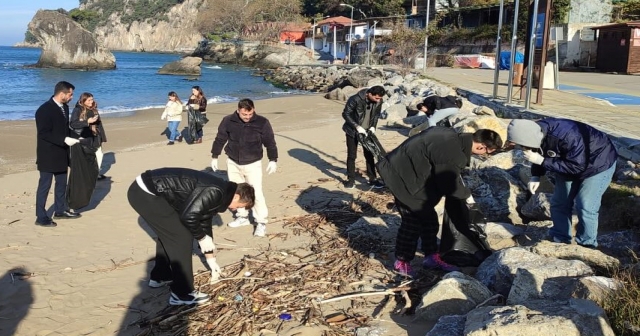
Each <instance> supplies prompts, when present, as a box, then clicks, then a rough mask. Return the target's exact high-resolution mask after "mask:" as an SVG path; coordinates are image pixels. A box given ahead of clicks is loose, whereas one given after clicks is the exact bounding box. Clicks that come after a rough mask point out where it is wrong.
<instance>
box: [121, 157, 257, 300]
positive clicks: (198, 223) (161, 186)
mask: <svg viewBox="0 0 640 336" xmlns="http://www.w3.org/2000/svg"><path fill="white" fill-rule="evenodd" d="M127 196H128V199H129V204H131V207H133V209H134V210H135V211H136V212H137V213H138V214H139V215H140V217H142V218H143V219H144V220H145V222H146V223H147V224H148V225H149V226H150V227H151V229H153V231H154V232H155V233H156V234H157V235H158V241H157V243H156V258H155V262H156V263H155V266H154V268H153V269H152V270H151V274H150V280H149V287H152V288H158V287H163V286H165V285H169V284H170V286H171V296H170V298H169V304H170V305H185V304H186V305H189V304H194V303H203V302H206V301H208V300H209V295H207V294H204V293H200V292H198V291H195V290H194V286H193V270H192V260H191V254H192V246H193V245H192V243H193V239H194V238H195V239H196V240H197V241H198V244H199V245H200V249H201V250H202V252H203V253H204V254H205V257H206V260H207V264H208V265H209V267H210V268H211V276H212V279H217V278H218V277H219V276H220V272H221V271H220V267H219V266H218V264H217V262H216V260H215V257H214V256H213V252H214V251H215V245H214V244H213V238H212V237H213V230H212V219H213V217H214V216H216V215H217V214H218V213H219V212H222V211H225V210H227V209H231V210H235V209H236V208H239V207H245V208H251V207H252V206H253V203H254V202H255V193H254V189H253V187H252V186H250V185H249V184H247V183H239V184H236V183H233V182H228V181H225V180H223V179H221V178H219V177H216V176H213V175H211V174H208V173H205V172H200V171H197V170H192V169H186V168H160V169H154V170H147V171H145V172H144V173H142V174H141V175H139V176H138V177H137V178H136V180H135V181H134V182H133V183H132V184H131V186H130V187H129V191H128V194H127Z"/></svg>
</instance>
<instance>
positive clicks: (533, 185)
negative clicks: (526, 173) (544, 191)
mask: <svg viewBox="0 0 640 336" xmlns="http://www.w3.org/2000/svg"><path fill="white" fill-rule="evenodd" d="M539 186H540V178H539V177H538V176H531V180H529V183H527V187H529V191H530V192H531V193H532V194H535V193H536V190H538V187H539Z"/></svg>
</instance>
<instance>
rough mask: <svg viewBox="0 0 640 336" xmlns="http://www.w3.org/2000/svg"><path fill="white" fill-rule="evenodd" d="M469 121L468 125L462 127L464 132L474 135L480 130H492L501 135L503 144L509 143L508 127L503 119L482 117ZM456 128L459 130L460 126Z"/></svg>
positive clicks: (464, 124)
mask: <svg viewBox="0 0 640 336" xmlns="http://www.w3.org/2000/svg"><path fill="white" fill-rule="evenodd" d="M468 120H469V122H468V123H463V125H460V126H462V130H461V131H462V132H464V133H473V132H475V131H477V130H479V129H490V130H493V131H495V132H496V133H498V134H499V135H500V138H501V139H502V142H503V143H504V142H506V141H507V125H505V123H504V122H503V121H502V120H501V119H499V118H496V117H490V116H481V117H477V118H474V119H472V118H469V119H468ZM455 127H456V128H457V127H458V125H455Z"/></svg>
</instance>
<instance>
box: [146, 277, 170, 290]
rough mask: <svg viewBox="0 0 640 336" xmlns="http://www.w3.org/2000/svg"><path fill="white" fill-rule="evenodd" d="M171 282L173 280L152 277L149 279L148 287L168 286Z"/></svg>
mask: <svg viewBox="0 0 640 336" xmlns="http://www.w3.org/2000/svg"><path fill="white" fill-rule="evenodd" d="M172 282H173V280H165V281H163V280H161V281H155V280H153V279H149V287H151V288H160V287H164V286H168V285H170V284H171V283H172Z"/></svg>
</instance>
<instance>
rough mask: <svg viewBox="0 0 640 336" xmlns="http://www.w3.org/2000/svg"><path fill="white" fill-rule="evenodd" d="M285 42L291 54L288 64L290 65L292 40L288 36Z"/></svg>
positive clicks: (288, 57)
mask: <svg viewBox="0 0 640 336" xmlns="http://www.w3.org/2000/svg"><path fill="white" fill-rule="evenodd" d="M284 44H286V45H287V46H288V47H289V55H288V56H287V65H289V62H291V40H290V39H289V38H287V39H286V40H285V41H284Z"/></svg>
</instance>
